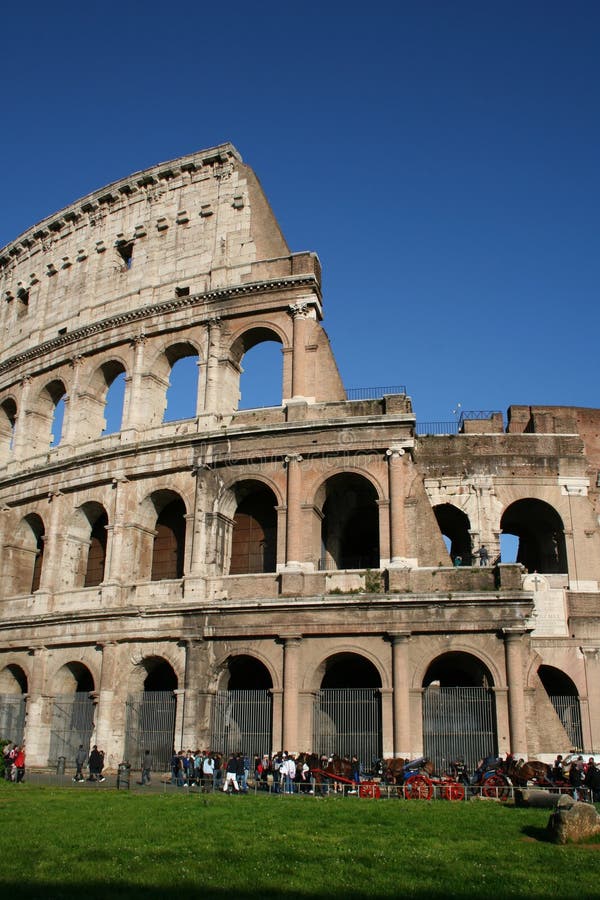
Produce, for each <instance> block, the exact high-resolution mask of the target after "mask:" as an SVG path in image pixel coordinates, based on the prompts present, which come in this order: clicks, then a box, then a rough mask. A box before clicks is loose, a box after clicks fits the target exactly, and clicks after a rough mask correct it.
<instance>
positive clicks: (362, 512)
mask: <svg viewBox="0 0 600 900" xmlns="http://www.w3.org/2000/svg"><path fill="white" fill-rule="evenodd" d="M378 499H379V497H378V492H377V489H376V487H375V485H374V483H373V481H372V480H371V479H370V478H367V477H366V476H365V475H362V474H361V475H357V474H356V473H354V472H352V473H351V472H341V473H338V474H336V475H332V476H331V477H330V478H328V479H326V480H325V481H324V482H323V483H322V484H321V486H320V487H319V489H318V490H317V492H316V495H315V504H314V505H315V508H316V509H318V510H320V513H321V529H320V542H321V547H320V552H319V554H318V558H319V561H320V562H319V565H320V567H321V568H324V569H363V568H375V569H376V568H379V556H380V554H379V507H378V505H377V501H378Z"/></svg>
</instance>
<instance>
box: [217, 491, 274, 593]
mask: <svg viewBox="0 0 600 900" xmlns="http://www.w3.org/2000/svg"><path fill="white" fill-rule="evenodd" d="M234 491H235V494H236V497H237V498H238V505H237V509H236V511H235V514H234V517H233V530H232V536H231V562H230V565H229V574H230V575H249V574H253V573H258V572H274V571H275V568H276V560H277V511H276V509H275V507H276V506H277V498H276V497H275V494H274V493H273V491H272V490H271V489H270V488H268V487H266V486H265V485H264V484H262V483H261V482H258V481H246V482H243V483H242V484H238V485H236V486H235V488H234Z"/></svg>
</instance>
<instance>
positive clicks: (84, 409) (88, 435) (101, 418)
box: [72, 357, 127, 442]
mask: <svg viewBox="0 0 600 900" xmlns="http://www.w3.org/2000/svg"><path fill="white" fill-rule="evenodd" d="M126 375H127V366H126V363H125V361H124V360H123V359H121V358H118V357H112V358H110V359H107V360H105V361H104V362H102V363H100V365H98V366H96V368H95V369H94V371H93V372H92V374H91V376H90V378H89V380H88V382H87V384H86V385H85V387H83V388H80V390H79V394H78V396H77V399H76V404H77V409H76V410H74V411H73V413H72V414H73V415H76V417H77V422H78V424H77V434H76V435H75V436H74V437H75V439H76V440H77V441H78V442H80V441H89V440H93V439H94V438H98V437H99V436H100V435H101V434H103V432H104V431H105V430H106V429H107V417H108V413H109V405H110V414H111V420H113V421H115V422H118V427H116V428H115V429H114V430H116V431H119V430H120V426H121V421H122V417H123V397H122V396H121V397H119V399H118V401H117V402H118V405H119V406H120V409H116V408H113V407H115V406H116V403H115V400H116V398H115V397H113V398H111V394H113V395H114V389H113V386H115V387H116V385H117V384H118V379H119V377H120V376H123V377H124V376H126Z"/></svg>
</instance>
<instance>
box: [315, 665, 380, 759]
mask: <svg viewBox="0 0 600 900" xmlns="http://www.w3.org/2000/svg"><path fill="white" fill-rule="evenodd" d="M323 670H324V671H323V675H322V678H321V686H320V689H319V690H318V691H317V692H316V695H315V701H314V706H313V750H314V752H315V753H318V754H320V755H327V756H330V755H332V754H334V753H335V754H337V755H338V756H348V757H351V756H357V757H358V759H359V760H360V762H361V763H362V765H363V766H366V767H370V765H371V763H372V761H373V759H374V758H379V757H380V756H381V755H382V724H381V676H380V674H379V672H378V671H377V669H376V667H375V666H374V665H373V663H372V662H371V661H370V660H368V659H366V657H364V656H361V655H360V654H358V653H337V654H335V655H333V656H331V657H329V658H328V659H326V660H325V662H324V665H323Z"/></svg>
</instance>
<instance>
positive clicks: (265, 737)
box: [210, 690, 273, 758]
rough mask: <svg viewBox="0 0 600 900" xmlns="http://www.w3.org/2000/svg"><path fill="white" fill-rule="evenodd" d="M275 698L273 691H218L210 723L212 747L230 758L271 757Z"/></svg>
mask: <svg viewBox="0 0 600 900" xmlns="http://www.w3.org/2000/svg"><path fill="white" fill-rule="evenodd" d="M272 731H273V697H272V695H271V692H270V691H239V690H235V691H218V692H217V693H216V694H215V698H214V704H213V714H212V723H211V737H210V745H211V747H218V748H219V750H220V751H221V752H222V753H224V754H225V756H227V755H228V754H230V753H244V754H245V755H246V756H249V757H250V758H252V757H253V756H256V755H258V756H263V755H264V754H269V755H270V753H271V743H272V737H271V735H272Z"/></svg>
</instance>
